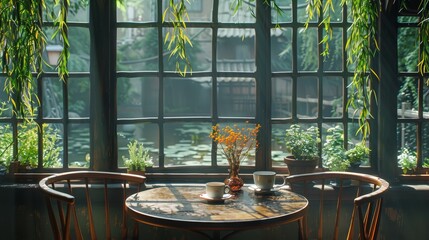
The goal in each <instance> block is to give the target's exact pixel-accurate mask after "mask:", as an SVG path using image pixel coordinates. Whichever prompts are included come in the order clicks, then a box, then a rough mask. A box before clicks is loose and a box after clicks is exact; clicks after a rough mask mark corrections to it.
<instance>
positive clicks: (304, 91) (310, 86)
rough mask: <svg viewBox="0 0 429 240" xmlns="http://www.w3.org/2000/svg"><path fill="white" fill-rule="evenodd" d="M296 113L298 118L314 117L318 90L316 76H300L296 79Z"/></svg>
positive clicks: (315, 115) (316, 111)
mask: <svg viewBox="0 0 429 240" xmlns="http://www.w3.org/2000/svg"><path fill="white" fill-rule="evenodd" d="M297 84H298V85H297V88H298V89H297V92H298V93H297V94H298V96H297V106H296V107H297V114H298V117H299V118H315V117H317V113H318V104H319V91H318V88H319V87H318V81H317V78H313V77H300V78H298V81H297Z"/></svg>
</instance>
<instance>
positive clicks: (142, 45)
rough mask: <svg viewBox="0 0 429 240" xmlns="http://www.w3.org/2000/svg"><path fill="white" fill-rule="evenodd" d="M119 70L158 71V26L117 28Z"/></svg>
mask: <svg viewBox="0 0 429 240" xmlns="http://www.w3.org/2000/svg"><path fill="white" fill-rule="evenodd" d="M116 54H117V62H116V67H117V70H118V71H145V70H146V71H157V70H158V68H159V55H158V54H159V46H158V31H157V29H156V28H118V29H117V53H116Z"/></svg>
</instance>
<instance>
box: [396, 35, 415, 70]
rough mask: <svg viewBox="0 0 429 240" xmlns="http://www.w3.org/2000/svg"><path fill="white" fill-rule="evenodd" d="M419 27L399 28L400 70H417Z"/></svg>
mask: <svg viewBox="0 0 429 240" xmlns="http://www.w3.org/2000/svg"><path fill="white" fill-rule="evenodd" d="M418 34H419V33H418V28H411V27H408V28H398V70H399V72H417V64H418V59H419V58H418V54H419V38H418Z"/></svg>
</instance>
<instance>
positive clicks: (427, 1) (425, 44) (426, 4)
mask: <svg viewBox="0 0 429 240" xmlns="http://www.w3.org/2000/svg"><path fill="white" fill-rule="evenodd" d="M419 14H420V19H421V21H420V23H419V25H420V28H419V37H420V61H419V64H418V69H419V72H420V74H421V75H423V74H424V73H427V72H428V71H429V0H423V1H421V3H420V6H419ZM426 84H429V79H428V80H427V82H426Z"/></svg>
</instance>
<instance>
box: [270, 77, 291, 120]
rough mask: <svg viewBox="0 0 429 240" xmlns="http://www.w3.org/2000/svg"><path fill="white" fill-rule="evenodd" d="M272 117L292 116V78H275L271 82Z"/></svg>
mask: <svg viewBox="0 0 429 240" xmlns="http://www.w3.org/2000/svg"><path fill="white" fill-rule="evenodd" d="M271 96H272V99H271V104H272V105H271V109H272V111H271V117H272V118H290V117H292V79H291V78H273V79H272V83H271Z"/></svg>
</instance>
